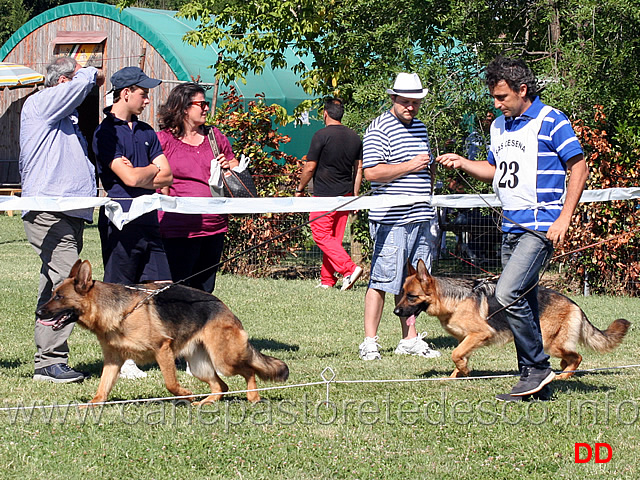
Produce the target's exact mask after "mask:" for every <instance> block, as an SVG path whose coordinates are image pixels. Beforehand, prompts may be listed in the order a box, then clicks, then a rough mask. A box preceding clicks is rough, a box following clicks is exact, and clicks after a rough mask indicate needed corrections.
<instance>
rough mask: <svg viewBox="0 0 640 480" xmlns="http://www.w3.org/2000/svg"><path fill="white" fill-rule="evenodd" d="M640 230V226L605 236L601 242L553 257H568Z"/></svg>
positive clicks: (554, 258) (555, 258)
mask: <svg viewBox="0 0 640 480" xmlns="http://www.w3.org/2000/svg"><path fill="white" fill-rule="evenodd" d="M638 232H640V227H639V228H636V229H635V230H631V231H630V232H624V233H620V234H618V235H614V236H613V237H609V238H605V239H604V240H600V241H599V242H595V243H591V244H589V245H585V246H584V247H579V248H576V249H574V250H571V251H570V252H565V253H561V254H558V255H556V256H555V257H553V259H552V260H557V259H558V258H562V257H566V256H567V255H573V254H574V253H578V252H581V251H583V250H587V249H588V248H593V247H597V246H599V245H603V244H605V243H609V242H612V241H614V240H616V239H618V238H620V237H626V236H630V237H631V236H633V235H635V234H636V233H638Z"/></svg>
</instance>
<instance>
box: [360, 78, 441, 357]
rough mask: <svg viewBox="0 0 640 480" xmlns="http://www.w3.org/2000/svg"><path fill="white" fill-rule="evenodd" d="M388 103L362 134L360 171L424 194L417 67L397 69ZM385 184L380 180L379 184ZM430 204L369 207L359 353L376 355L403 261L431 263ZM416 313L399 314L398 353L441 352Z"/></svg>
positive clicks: (431, 168)
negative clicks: (370, 248) (432, 344)
mask: <svg viewBox="0 0 640 480" xmlns="http://www.w3.org/2000/svg"><path fill="white" fill-rule="evenodd" d="M387 93H388V94H389V95H390V97H391V101H392V102H393V103H392V105H391V109H390V110H388V111H386V112H384V113H383V114H382V115H380V116H379V117H377V118H376V119H375V120H373V122H371V125H369V127H368V128H367V131H366V133H365V136H364V150H363V168H364V176H365V178H366V179H367V180H369V181H370V182H371V186H372V188H374V189H375V188H376V187H380V186H382V188H380V189H379V190H376V191H375V195H424V194H425V193H430V192H432V190H433V183H434V182H433V181H434V177H435V164H434V162H433V159H432V156H431V148H430V145H429V136H428V134H427V129H426V127H425V125H424V124H423V123H422V122H421V121H420V120H418V119H417V118H416V115H417V114H418V111H419V109H420V104H421V102H422V99H423V98H424V97H425V96H426V94H427V90H426V89H424V88H422V82H421V81H420V78H419V77H418V75H417V74H415V73H399V74H398V76H397V77H396V80H395V83H394V85H393V88H390V89H388V90H387ZM383 185H384V186H383ZM434 216H435V212H434V209H433V208H432V207H431V205H429V204H428V203H426V202H416V203H413V204H411V205H402V206H397V207H390V208H377V209H371V210H370V211H369V228H370V231H371V237H372V238H373V241H374V248H373V256H372V260H371V274H370V279H369V288H368V290H367V293H366V295H365V305H364V333H365V339H364V342H362V344H361V345H360V358H362V359H363V360H378V359H380V353H379V351H378V348H379V345H378V336H377V332H378V327H379V325H380V320H381V318H382V311H383V307H384V302H385V295H386V293H391V294H393V295H395V299H396V302H397V301H398V300H399V299H400V293H401V290H402V284H403V282H404V279H405V277H406V275H407V271H406V264H407V261H410V262H411V263H412V264H413V265H415V264H416V263H417V262H418V260H419V259H422V260H424V261H425V263H426V265H428V266H429V267H430V265H431V254H432V246H433V245H434V244H435V238H434V235H433V234H432V231H431V222H432V220H433V218H434ZM413 320H414V319H406V318H400V323H401V328H402V338H401V340H400V342H399V343H398V347H397V348H396V350H395V353H396V354H405V355H418V356H421V357H425V358H433V357H439V356H440V352H438V351H437V350H434V349H433V348H431V347H430V346H429V344H428V343H427V342H425V341H424V340H423V338H424V337H425V335H426V334H424V333H423V334H420V335H418V332H417V330H416V327H415V324H414V321H413Z"/></svg>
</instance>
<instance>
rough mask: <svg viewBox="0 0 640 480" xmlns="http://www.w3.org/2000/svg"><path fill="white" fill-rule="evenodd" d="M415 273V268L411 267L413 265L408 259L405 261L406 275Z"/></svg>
mask: <svg viewBox="0 0 640 480" xmlns="http://www.w3.org/2000/svg"><path fill="white" fill-rule="evenodd" d="M415 274H416V269H415V268H413V265H411V262H410V261H408V262H407V276H408V277H410V276H411V275H415Z"/></svg>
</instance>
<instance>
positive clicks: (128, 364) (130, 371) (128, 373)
mask: <svg viewBox="0 0 640 480" xmlns="http://www.w3.org/2000/svg"><path fill="white" fill-rule="evenodd" d="M146 376H147V373H146V372H143V371H142V370H140V369H139V368H138V366H137V365H136V364H135V362H134V361H133V360H127V361H125V362H124V363H123V364H122V367H120V378H128V379H130V380H135V379H137V378H144V377H146Z"/></svg>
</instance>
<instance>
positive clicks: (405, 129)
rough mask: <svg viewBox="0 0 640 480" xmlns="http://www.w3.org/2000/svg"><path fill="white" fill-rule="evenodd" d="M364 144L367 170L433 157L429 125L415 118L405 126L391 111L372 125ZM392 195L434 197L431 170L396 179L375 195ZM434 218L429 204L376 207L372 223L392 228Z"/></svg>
mask: <svg viewBox="0 0 640 480" xmlns="http://www.w3.org/2000/svg"><path fill="white" fill-rule="evenodd" d="M363 144H364V146H363V161H362V166H363V168H365V169H366V168H371V167H375V166H376V165H378V164H379V163H387V164H395V163H402V162H406V161H408V160H411V159H412V158H413V157H415V156H416V155H418V154H421V153H428V154H431V147H430V145H429V136H428V135H427V128H426V127H425V125H424V124H423V123H422V122H421V121H420V120H417V119H415V118H414V119H413V120H412V122H411V123H410V124H409V125H405V124H404V123H402V122H401V121H400V120H398V119H397V118H396V117H395V116H394V115H393V114H392V113H391V112H390V111H386V112H385V113H383V114H382V115H380V116H379V117H378V118H376V119H375V120H373V122H371V125H369V128H367V131H366V132H365V134H364V141H363ZM432 161H433V160H432ZM382 184H383V183H380V182H371V187H372V188H376V187H379V186H380V185H382ZM390 194H395V195H425V194H431V170H430V169H429V168H425V169H424V170H420V171H418V172H414V173H409V174H407V175H405V176H403V177H400V178H397V179H395V180H394V181H392V182H391V183H389V184H388V185H386V186H385V187H383V188H381V189H380V190H378V191H376V192H375V193H374V195H390ZM434 216H435V212H434V209H433V208H432V207H431V206H430V205H429V204H428V203H427V202H417V203H414V204H412V205H401V206H397V207H389V208H375V209H371V210H370V211H369V220H371V221H374V222H378V223H385V224H392V225H406V224H408V223H414V222H425V221H429V220H431V219H432V218H433V217H434Z"/></svg>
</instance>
